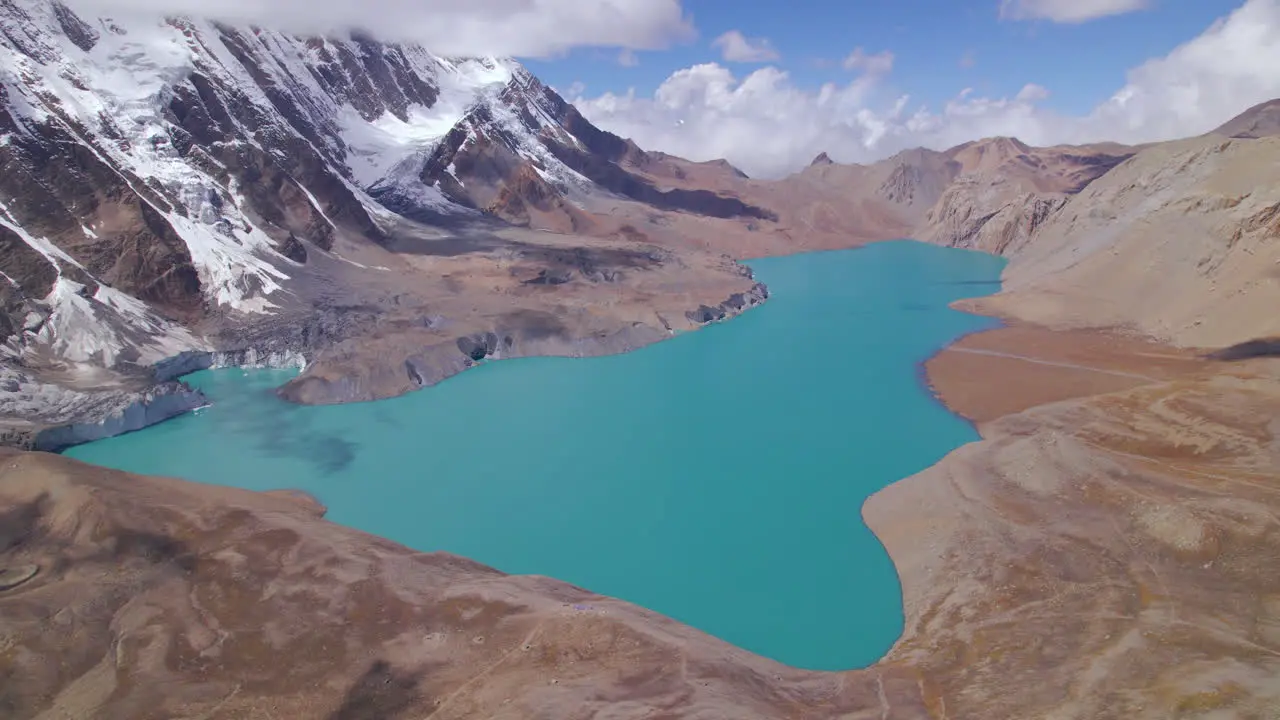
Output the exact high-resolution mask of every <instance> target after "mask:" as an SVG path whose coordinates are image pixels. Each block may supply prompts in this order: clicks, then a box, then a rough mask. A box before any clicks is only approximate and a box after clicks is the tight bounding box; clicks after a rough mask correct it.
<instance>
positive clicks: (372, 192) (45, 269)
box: [0, 0, 764, 419]
mask: <svg viewBox="0 0 1280 720" xmlns="http://www.w3.org/2000/svg"><path fill="white" fill-rule="evenodd" d="M619 143H621V141H620V140H618V139H617V138H614V137H613V136H610V135H607V134H605V133H602V132H601V131H599V130H597V129H596V128H594V126H592V125H591V124H590V123H588V122H586V121H585V120H584V119H583V118H582V117H581V116H580V115H578V114H577V112H576V110H574V109H573V108H572V107H570V106H568V105H567V104H566V103H564V101H563V100H562V99H560V98H559V96H558V95H556V94H555V92H554V91H552V90H551V89H550V88H547V87H546V86H544V85H543V84H542V83H541V82H539V81H538V80H537V79H536V78H534V77H533V76H532V75H531V74H529V73H528V71H527V70H525V69H524V68H523V67H521V66H520V65H519V64H518V63H516V62H514V61H511V60H508V59H502V58H443V57H439V56H436V55H433V54H431V53H430V52H428V51H427V50H425V49H423V48H420V47H415V46H409V45H401V44H385V43H380V42H378V41H376V40H374V39H372V38H369V37H367V36H363V35H361V34H359V33H348V34H342V35H340V36H334V37H300V36H294V35H289V34H287V33H281V32H276V31H272V30H269V29H264V28H257V27H236V26H232V25H228V24H225V23H218V22H209V21H204V20H200V19H198V18H186V17H167V18H164V17H150V18H146V17H142V18H139V17H132V16H131V17H129V18H114V19H113V18H85V17H81V16H79V15H77V14H76V13H75V12H74V11H72V10H71V9H70V8H68V7H67V6H65V5H63V4H62V3H60V2H57V0H3V2H0V243H3V248H4V249H5V252H4V253H3V254H0V311H2V312H0V353H2V354H3V358H2V360H0V382H3V385H2V386H0V391H2V392H11V393H18V394H17V395H16V396H11V397H10V398H9V400H7V401H6V402H7V407H6V410H13V409H15V408H24V410H22V411H21V412H22V413H26V412H27V411H28V410H29V409H30V407H31V401H34V400H37V399H39V398H45V397H47V396H48V393H47V392H45V390H48V388H45V387H44V385H45V384H47V383H52V384H53V385H54V386H58V387H65V388H67V389H68V390H70V391H73V392H71V393H70V395H69V396H68V399H67V400H66V402H65V403H63V406H64V407H63V408H62V410H59V411H58V412H55V413H53V415H55V416H58V417H62V416H64V415H65V414H66V412H64V411H65V410H67V409H68V408H71V407H80V406H81V403H80V402H79V400H75V398H77V397H79V396H78V395H77V394H76V393H78V392H80V391H84V390H86V389H98V388H106V387H109V386H111V385H113V384H114V385H115V386H118V387H122V388H124V387H135V386H137V385H138V383H139V382H141V380H139V378H145V377H147V376H149V375H151V374H152V373H153V368H154V366H155V365H156V363H158V362H160V361H163V360H166V359H168V358H171V357H174V356H175V355H177V354H179V353H184V352H188V353H189V352H194V353H207V354H208V355H207V356H208V357H213V356H214V355H217V356H220V357H233V356H236V353H240V352H242V351H251V352H255V353H257V354H260V355H263V356H271V355H280V356H284V355H287V356H291V357H292V356H298V355H301V356H304V357H306V358H307V360H308V361H310V360H314V359H315V355H317V354H318V353H322V352H323V351H325V350H326V349H328V348H331V347H333V346H335V345H337V344H340V343H342V342H343V341H344V340H348V339H350V338H352V337H355V336H360V335H364V334H367V333H368V332H384V333H386V332H397V333H403V332H404V329H403V328H404V327H405V326H406V325H407V326H408V327H413V326H414V323H417V326H418V327H420V328H421V327H422V321H421V318H413V317H411V315H412V314H413V313H422V315H423V316H440V313H441V312H442V311H448V309H449V306H450V305H451V304H458V305H462V304H464V303H462V302H461V301H458V300H457V297H456V296H457V292H450V291H448V290H447V289H443V288H442V289H440V290H435V289H433V287H434V286H436V285H439V284H441V283H442V282H443V283H445V284H447V282H445V281H446V278H444V277H443V276H442V275H440V274H439V273H438V272H434V271H431V270H427V269H426V268H425V267H424V265H427V264H431V263H429V262H428V261H427V260H426V258H430V257H439V256H443V257H468V258H471V259H472V260H473V262H474V263H479V264H480V265H482V266H483V267H484V268H486V269H485V270H484V272H488V271H489V269H491V268H492V267H493V266H494V264H495V263H497V264H502V263H504V262H508V261H506V260H503V259H502V258H508V259H510V258H515V259H516V260H517V261H518V262H517V265H523V264H525V261H528V263H531V264H532V265H535V266H536V267H531V269H530V272H531V273H533V274H534V275H536V274H537V273H539V272H542V273H543V274H544V276H548V277H556V278H560V279H563V280H565V281H568V280H570V279H572V278H578V280H576V281H575V282H571V283H568V284H565V283H560V284H558V285H557V287H558V290H559V293H558V296H564V297H562V298H560V299H557V297H551V296H547V295H542V296H534V295H531V294H530V293H532V292H533V290H531V289H530V290H521V289H520V288H521V287H522V286H521V283H522V282H523V279H519V278H517V277H516V274H517V273H518V268H516V267H512V268H511V271H510V272H511V274H509V275H508V277H507V278H506V279H504V280H503V281H501V282H500V283H499V286H501V287H507V288H508V289H507V290H501V292H502V293H508V292H510V293H515V294H517V295H520V296H521V297H520V298H518V299H515V300H510V301H509V302H508V304H507V306H506V310H505V311H504V310H503V308H501V307H498V306H496V305H495V307H493V308H492V310H491V311H483V310H482V311H480V312H481V314H482V317H475V311H472V310H463V311H460V312H462V315H461V316H457V315H455V316H453V317H444V318H443V320H442V321H441V322H438V323H436V324H435V325H431V327H437V328H438V327H443V324H442V323H444V322H445V321H447V322H451V323H453V325H454V326H455V327H456V330H454V331H451V332H456V333H461V334H464V335H465V334H466V333H468V332H472V331H480V332H492V331H496V330H502V331H503V332H514V333H515V334H516V336H519V335H520V334H521V333H522V332H523V330H522V329H521V322H519V321H516V320H512V319H511V318H510V317H508V318H507V319H506V320H503V319H502V318H501V317H498V316H499V315H503V313H504V312H505V315H508V316H512V317H525V316H520V315H519V310H520V309H521V308H522V307H527V308H528V309H535V308H542V307H543V306H547V309H551V308H554V307H556V306H563V304H564V302H565V301H569V302H570V303H573V302H577V300H575V299H574V298H576V297H577V296H579V295H582V294H584V293H585V294H590V293H592V292H596V290H594V289H593V286H594V285H596V284H600V283H613V284H615V285H618V287H624V286H626V285H627V284H628V283H629V282H631V281H632V280H636V281H637V282H640V280H639V278H643V277H647V276H645V275H643V273H644V272H650V271H652V272H666V270H664V269H663V268H665V267H667V266H668V265H670V267H671V269H672V272H677V273H679V272H688V273H693V272H706V273H710V274H709V275H707V276H705V277H704V278H703V280H698V279H696V278H688V279H687V280H686V281H685V282H684V283H683V284H684V285H687V286H688V287H691V288H697V287H698V285H699V283H700V282H702V281H706V282H707V283H708V286H707V288H706V292H705V294H697V293H696V292H695V295H697V296H696V297H690V298H689V300H688V303H689V304H688V305H687V306H686V307H681V308H672V309H671V311H670V313H668V314H669V315H670V317H672V318H674V320H672V321H667V320H662V319H661V318H662V317H664V316H662V315H661V314H659V316H658V317H656V318H655V317H654V312H653V311H652V310H650V311H648V315H649V320H646V321H643V324H645V329H644V331H643V332H640V333H638V334H637V333H635V332H634V331H633V330H632V329H630V328H631V325H630V323H634V322H636V320H628V321H626V322H627V325H619V326H617V327H611V328H608V329H607V330H606V329H605V328H601V327H596V328H593V329H592V331H591V332H592V333H596V334H599V333H601V332H603V333H604V334H605V335H611V334H614V333H616V332H623V331H625V332H628V333H631V334H632V335H635V336H636V337H640V336H644V337H647V338H654V337H660V336H662V335H663V334H666V333H669V332H672V331H673V330H672V328H673V327H674V328H678V329H683V328H685V327H687V326H689V321H688V320H686V319H685V315H686V313H687V312H689V311H693V310H696V309H698V308H700V307H704V306H707V305H716V304H717V303H720V302H722V301H724V298H726V297H730V296H732V295H734V294H735V293H744V292H747V291H749V290H751V287H752V285H753V283H751V282H750V280H749V278H748V277H746V276H745V275H744V274H743V273H742V268H735V267H730V266H728V265H724V264H723V263H721V262H720V260H719V259H717V258H708V259H706V260H704V259H702V258H692V257H688V256H687V255H686V254H681V255H680V256H679V257H677V255H675V254H673V253H672V252H671V251H670V250H665V249H658V248H655V247H649V246H650V245H651V243H650V242H649V239H648V238H647V237H645V236H644V235H642V234H639V233H637V232H635V231H634V229H632V230H627V229H626V228H620V227H618V224H617V223H612V224H611V223H607V222H606V223H600V222H597V221H595V220H593V219H592V218H591V217H590V216H589V215H588V214H587V213H584V212H583V211H581V210H580V209H579V208H578V207H577V206H576V205H574V203H573V202H572V201H571V198H573V197H575V196H582V195H588V194H595V195H601V196H608V197H613V196H615V195H617V196H625V197H635V198H639V199H641V200H642V201H644V202H651V203H654V204H656V205H661V206H662V207H665V208H668V209H678V210H689V209H692V210H693V211H705V212H710V213H713V214H717V215H719V216H733V215H735V214H742V215H761V214H763V213H764V211H763V210H760V209H759V208H751V207H747V206H746V205H744V204H743V203H741V202H739V201H736V200H733V199H729V198H722V197H719V196H716V195H714V194H713V193H709V192H706V191H678V192H669V191H663V190H659V189H657V188H654V187H652V186H651V185H649V184H648V183H646V182H645V181H643V180H642V179H640V178H638V177H635V176H633V175H631V174H630V173H628V172H626V171H624V170H622V169H620V168H618V167H617V166H616V165H615V164H614V160H615V159H616V158H618V157H620V156H621V153H625V148H623V149H622V150H621V151H620V150H619V149H618V147H616V146H617V145H618V144H619ZM495 220H498V221H502V222H495ZM519 226H531V227H535V228H548V227H554V228H555V229H557V230H560V231H561V234H559V235H556V236H545V235H541V236H525V235H519V234H518V233H516V234H514V235H513V234H512V233H513V232H515V230H514V229H509V228H518V227H519ZM586 231H589V232H591V233H592V234H594V235H601V236H606V237H608V236H612V235H616V234H618V233H621V235H619V237H621V239H622V242H623V243H624V244H623V245H621V246H618V247H617V248H616V250H617V251H615V250H614V249H610V248H608V247H607V246H606V245H601V244H599V243H596V242H595V241H593V240H590V239H588V238H580V237H579V236H577V235H574V234H573V233H581V232H586ZM564 233H569V235H564ZM575 238H577V239H575ZM575 248H576V249H575ZM633 250H634V251H635V252H637V253H639V254H638V255H635V256H634V257H640V256H646V257H647V256H652V257H654V258H661V259H660V260H657V261H654V262H648V261H645V262H644V263H642V265H643V268H642V269H637V268H641V265H637V264H636V261H635V260H633V259H632V258H633V255H632V251H633ZM613 260H617V261H619V262H623V263H624V265H630V266H632V269H631V271H626V270H624V269H623V268H622V267H612V268H611V267H609V266H608V263H609V262H612V261H613ZM566 263H567V265H568V266H571V267H575V268H578V267H580V268H585V269H584V270H583V271H582V272H581V273H580V274H575V270H573V269H570V268H569V267H567V266H566ZM437 264H438V263H437ZM508 264H509V263H508ZM682 268H683V269H682ZM713 268H714V269H713ZM520 272H522V271H520ZM423 273H426V274H425V275H423ZM473 274H474V273H473ZM641 284H643V283H641ZM488 293H489V294H494V288H493V287H492V286H491V287H490V289H489V290H488ZM757 294H759V293H757ZM410 298H412V299H410ZM428 302H430V303H431V305H432V306H433V307H434V309H427V308H425V305H426V304H427V303H428ZM384 305H385V306H386V307H383V306H384ZM335 307H341V308H349V309H346V310H342V311H340V312H338V313H337V314H335V312H334V311H333V309H332V308H335ZM380 307H382V309H381V310H379V309H377V308H380ZM356 308H364V309H360V310H357V309H356ZM450 312H452V311H450ZM661 312H662V311H660V313H661ZM371 318H377V322H370V320H371ZM584 321H585V320H584ZM617 322H621V320H618V321H617ZM428 325H430V323H428ZM299 326H301V327H303V328H314V329H315V330H316V332H310V333H307V334H304V335H303V336H298V335H297V334H296V333H294V332H292V331H290V332H288V333H285V336H284V337H283V338H282V337H281V333H280V332H279V331H280V330H282V329H284V328H293V327H299ZM374 326H377V328H375V327H374ZM557 327H561V326H557ZM564 327H565V328H566V329H565V330H563V331H557V332H559V333H561V334H562V335H563V337H562V340H561V341H560V342H559V345H557V347H559V346H563V347H565V348H569V347H573V348H577V349H575V350H573V352H584V351H587V352H589V350H587V349H585V346H581V347H580V343H579V341H580V340H582V338H580V337H578V336H577V335H575V333H576V332H578V331H577V330H574V329H572V328H570V327H569V326H564ZM394 328H401V329H394ZM448 334H449V333H448V332H444V331H442V332H441V334H439V336H436V335H433V336H432V337H430V338H422V339H420V341H422V342H429V343H432V344H436V343H442V344H445V345H448V343H449V341H451V339H452V338H450V337H447V335H448ZM650 341H651V340H650ZM513 342H514V340H513ZM622 346H629V344H628V343H622ZM539 347H542V348H544V349H550V348H551V345H547V344H546V343H541V344H540V345H539ZM602 347H614V345H613V344H611V343H608V342H605V343H603V345H602ZM228 351H233V352H230V353H228ZM403 352H404V353H405V354H406V356H407V355H408V354H412V348H411V347H409V345H408V344H405V345H404V349H403ZM433 352H434V351H433ZM454 352H459V351H457V350H455V351H454ZM437 354H438V353H437ZM442 357H443V355H442ZM463 359H464V358H462V357H461V355H459V357H458V358H454V357H453V356H448V359H447V360H442V362H444V363H445V365H446V366H448V367H454V366H455V365H457V363H458V362H461V361H462V360H463ZM400 373H401V374H402V375H403V374H405V372H404V370H403V369H401V370H400ZM112 374H114V376H113V375H112ZM427 374H428V375H438V373H436V372H434V371H432V372H428V373H427ZM85 376H92V377H93V378H94V379H93V380H92V381H87V380H85V379H84V377H85ZM33 383H34V384H33ZM144 384H145V383H144ZM392 384H393V385H399V382H398V381H397V382H396V383H392ZM5 388H7V390H6V389H5ZM15 388H26V389H22V390H18V389H15ZM31 388H40V389H38V390H32V389H31ZM383 392H389V390H387V391H379V390H376V389H372V388H370V389H368V390H363V391H361V395H363V394H365V393H368V394H370V395H372V396H378V395H379V394H381V393H383ZM344 397H345V396H344ZM336 399H339V398H333V400H336ZM350 399H355V398H354V396H353V397H352V398H350ZM192 402H195V400H194V399H193V401H192ZM108 404H109V405H114V404H115V403H114V402H113V403H108ZM89 405H92V406H95V407H96V406H99V405H101V403H96V402H94V403H89ZM0 414H4V413H0ZM16 419H22V418H21V417H18V418H16Z"/></svg>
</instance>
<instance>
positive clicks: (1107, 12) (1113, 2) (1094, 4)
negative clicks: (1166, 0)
mask: <svg viewBox="0 0 1280 720" xmlns="http://www.w3.org/2000/svg"><path fill="white" fill-rule="evenodd" d="M1150 4H1151V3H1150V0H1001V3H1000V17H1002V18H1006V19H1009V20H1052V21H1053V22H1057V23H1082V22H1088V21H1090V20H1097V19H1098V18H1104V17H1110V16H1112V15H1124V14H1125V13H1131V12H1134V11H1136V10H1142V9H1143V8H1145V7H1147V6H1148V5H1150Z"/></svg>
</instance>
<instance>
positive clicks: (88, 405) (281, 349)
mask: <svg viewBox="0 0 1280 720" xmlns="http://www.w3.org/2000/svg"><path fill="white" fill-rule="evenodd" d="M768 297H769V290H768V288H767V287H766V286H765V285H764V284H763V283H758V282H757V283H756V284H755V285H754V286H752V287H751V289H750V290H749V291H747V292H745V293H734V294H732V295H731V296H730V297H728V298H726V299H725V300H724V301H723V302H721V303H719V304H718V305H716V306H714V307H712V306H707V305H702V306H700V307H699V308H698V309H697V310H695V311H690V312H688V313H687V314H686V316H687V317H688V319H689V320H690V322H692V323H695V324H696V325H698V326H701V325H707V324H711V323H714V322H719V321H723V320H726V319H729V318H732V317H734V316H736V315H739V314H741V313H743V312H745V311H747V310H749V309H751V308H753V307H756V306H758V305H760V304H761V303H763V302H765V300H767V299H768ZM674 334H675V331H674V330H672V329H671V328H670V327H669V325H665V324H664V325H663V326H662V327H657V326H654V325H646V324H641V323H635V324H632V325H630V326H627V327H623V328H620V329H618V330H617V331H615V332H613V333H610V334H605V335H595V336H587V337H572V336H563V335H546V336H541V337H539V336H529V335H528V334H523V335H522V334H521V333H518V332H502V331H489V332H483V333H471V334H468V335H463V336H460V337H457V338H456V339H455V340H454V341H452V342H445V343H440V344H437V345H433V346H430V347H427V348H423V349H419V350H417V351H416V352H413V353H411V354H409V355H408V356H407V357H406V358H405V359H404V362H403V366H402V369H395V368H391V367H389V366H387V365H385V364H384V365H379V366H377V367H373V366H366V367H365V368H364V370H365V373H366V374H364V375H359V374H355V373H353V374H351V375H338V376H327V375H324V374H313V375H308V374H305V372H304V374H303V375H300V376H299V377H297V378H294V379H293V380H290V381H289V382H287V383H285V384H284V385H283V386H281V387H280V388H279V389H278V390H277V394H278V395H279V396H280V397H281V398H282V399H284V400H287V401H290V402H296V403H299V404H304V405H326V404H342V403H349V402H363V401H370V400H377V399H384V398H387V397H394V396H395V395H400V394H403V393H405V392H411V391H413V390H417V389H421V388H425V387H430V386H431V385H435V384H436V383H439V382H441V381H443V380H445V379H447V378H449V377H452V376H454V375H457V374H458V373H461V372H463V371H464V370H467V369H468V368H471V367H474V366H476V365H478V364H479V363H481V362H484V361H489V360H500V359H509V358H520V357H579V358H582V357H598V356H604V355H616V354H620V353H625V352H630V351H632V350H637V349H639V348H642V347H645V346H647V345H651V344H653V343H656V342H659V341H661V340H664V339H666V338H669V337H671V336H673V335H674ZM314 352H315V350H313V349H309V348H304V347H301V346H300V345H299V344H298V343H291V342H280V341H277V342H276V343H275V344H274V346H272V344H270V340H267V341H265V342H263V343H262V344H261V345H260V346H254V347H242V348H237V349H230V350H216V351H204V350H190V351H184V352H182V353H179V354H178V355H175V356H173V357H170V358H165V359H163V360H161V361H159V362H157V363H155V364H154V365H152V366H151V367H150V368H148V371H149V372H150V376H149V378H148V379H147V380H146V381H145V382H144V381H139V382H138V383H136V385H138V386H137V387H133V388H128V389H124V388H122V389H115V390H103V391H97V392H77V391H74V390H69V389H66V388H62V387H56V386H52V385H47V384H42V383H38V382H36V381H34V380H33V379H32V378H30V377H29V376H27V375H24V374H22V373H20V372H16V371H12V370H9V371H7V372H9V373H11V374H13V375H14V377H11V378H8V380H7V381H6V382H7V384H8V385H9V386H10V387H9V388H8V389H9V390H10V391H22V390H25V393H23V394H24V395H25V396H26V397H27V398H28V403H27V406H26V407H23V408H21V410H22V412H23V414H24V419H26V418H29V420H28V421H27V422H25V423H23V424H22V425H11V426H8V427H0V447H14V448H17V449H20V450H40V451H46V452H60V451H62V450H65V449H67V448H69V447H73V446H75V445H80V444H83V443H88V442H93V441H96V440H103V439H106V438H109V437H114V436H117V435H122V434H124V433H128V432H133V431H136V430H141V429H143V428H146V427H149V426H151V425H155V424H157V423H161V422H164V421H166V420H169V419H172V418H175V417H178V416H180V415H183V414H186V413H188V412H191V411H193V410H195V409H197V408H200V407H204V406H206V405H208V404H209V400H208V398H207V397H205V395H204V394H203V393H202V392H200V391H199V390H198V389H196V388H193V387H191V386H190V385H188V384H186V383H184V382H182V381H181V380H180V378H181V377H182V376H184V375H188V374H190V373H193V372H197V371H200V370H208V369H216V368H231V367H238V368H279V369H285V368H297V369H299V370H303V371H305V370H307V369H308V367H309V366H310V365H311V363H310V361H309V359H308V356H309V355H311V354H312V353H314ZM379 371H382V372H387V373H388V374H389V375H393V376H394V377H391V378H376V377H374V378H372V379H371V378H370V375H369V373H374V372H379ZM388 389H390V390H391V392H388Z"/></svg>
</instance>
